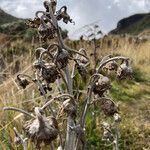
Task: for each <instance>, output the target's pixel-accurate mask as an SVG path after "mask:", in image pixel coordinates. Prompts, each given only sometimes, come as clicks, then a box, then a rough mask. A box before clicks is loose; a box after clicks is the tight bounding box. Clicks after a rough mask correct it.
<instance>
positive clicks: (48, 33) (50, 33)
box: [38, 23, 55, 41]
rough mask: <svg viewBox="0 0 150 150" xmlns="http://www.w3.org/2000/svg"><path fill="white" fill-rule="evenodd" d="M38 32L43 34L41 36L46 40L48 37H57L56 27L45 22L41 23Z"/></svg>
mask: <svg viewBox="0 0 150 150" xmlns="http://www.w3.org/2000/svg"><path fill="white" fill-rule="evenodd" d="M38 32H39V34H40V35H41V38H42V40H43V41H46V39H48V38H49V39H53V38H54V37H55V29H54V27H53V25H51V24H48V25H47V24H45V23H44V24H43V23H41V24H40V26H39V27H38Z"/></svg>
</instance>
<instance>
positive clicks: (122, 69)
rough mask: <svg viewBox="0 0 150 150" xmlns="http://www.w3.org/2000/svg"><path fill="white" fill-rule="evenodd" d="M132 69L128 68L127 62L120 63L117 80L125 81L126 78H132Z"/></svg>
mask: <svg viewBox="0 0 150 150" xmlns="http://www.w3.org/2000/svg"><path fill="white" fill-rule="evenodd" d="M132 73H133V71H132V68H131V67H129V65H128V61H125V62H124V63H122V64H121V65H120V66H119V68H118V70H117V78H118V79H119V80H122V79H126V78H131V76H132Z"/></svg>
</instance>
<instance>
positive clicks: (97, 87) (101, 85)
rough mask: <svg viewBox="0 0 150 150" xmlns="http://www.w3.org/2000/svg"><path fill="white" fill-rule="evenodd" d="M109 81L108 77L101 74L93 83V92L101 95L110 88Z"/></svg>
mask: <svg viewBox="0 0 150 150" xmlns="http://www.w3.org/2000/svg"><path fill="white" fill-rule="evenodd" d="M110 83H111V82H110V80H109V78H108V77H105V76H103V75H101V76H100V77H99V79H98V80H97V81H96V82H95V84H94V88H93V92H94V94H98V95H99V96H100V97H101V96H102V95H103V94H104V92H105V91H107V90H109V89H110V88H111V84H110Z"/></svg>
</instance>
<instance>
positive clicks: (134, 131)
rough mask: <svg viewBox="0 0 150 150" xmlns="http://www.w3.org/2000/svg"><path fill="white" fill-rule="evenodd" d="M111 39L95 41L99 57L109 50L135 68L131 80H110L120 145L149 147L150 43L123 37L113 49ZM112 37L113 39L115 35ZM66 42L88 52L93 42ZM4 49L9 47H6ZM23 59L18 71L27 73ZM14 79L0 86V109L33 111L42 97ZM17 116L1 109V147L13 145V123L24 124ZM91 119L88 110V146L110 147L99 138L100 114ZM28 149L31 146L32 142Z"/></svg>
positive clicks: (27, 63) (27, 61) (27, 62)
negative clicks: (119, 119)
mask: <svg viewBox="0 0 150 150" xmlns="http://www.w3.org/2000/svg"><path fill="white" fill-rule="evenodd" d="M108 38H109V37H108ZM113 38H114V37H110V38H109V39H105V40H104V41H103V42H102V41H98V42H101V49H99V50H98V51H99V53H98V55H99V57H100V56H101V55H107V54H109V53H112V54H122V55H125V56H128V57H130V58H131V60H132V61H133V63H132V65H133V67H134V70H135V72H134V80H133V81H123V82H122V83H121V84H120V83H118V82H117V81H115V80H114V81H113V83H112V90H111V91H110V96H112V98H113V99H114V100H115V101H117V102H119V104H120V109H121V110H120V111H121V114H122V123H121V139H120V147H121V149H122V150H126V149H133V150H140V149H143V148H146V149H148V148H150V145H149V143H148V138H149V134H150V130H149V129H150V121H149V120H150V118H149V113H150V112H149V104H150V82H149V81H150V78H149V74H150V48H149V47H150V42H146V43H141V44H139V45H136V44H134V43H132V44H129V43H128V42H125V39H123V38H122V39H121V38H119V39H118V40H119V46H118V48H115V50H114V51H112V49H114V44H112V45H111V46H110V45H108V42H107V41H108V40H110V39H113ZM113 40H115V38H114V39H113ZM67 43H70V44H69V45H71V46H72V47H74V48H77V49H78V48H79V47H81V46H82V47H85V48H86V49H87V50H88V53H89V54H90V53H91V52H92V51H91V50H92V45H91V44H87V43H86V42H67ZM75 43H76V44H75ZM18 45H20V47H16V46H18ZM27 45H28V49H31V45H30V44H29V43H28V44H27V43H25V42H23V41H19V40H17V41H14V42H13V44H12V45H10V48H11V47H12V46H13V47H16V50H17V49H18V50H19V49H21V47H22V46H25V47H26V46H27ZM26 48H27V47H26ZM6 50H8V49H7V48H6ZM11 51H12V54H13V53H14V52H15V51H14V49H11ZM28 56H29V55H28ZM23 58H24V59H21V60H22V61H21V62H22V66H23V67H22V69H21V72H22V71H24V72H26V73H28V74H30V73H31V61H30V58H29V57H23ZM91 60H92V58H91ZM15 78H16V75H11V76H9V79H8V80H6V81H5V82H4V83H3V84H1V85H0V110H2V109H1V108H2V107H4V106H8V105H9V106H15V107H21V108H25V109H28V110H32V107H33V106H34V105H40V103H39V102H40V100H41V97H39V95H38V94H37V92H36V91H37V90H33V89H34V88H33V85H32V86H29V87H28V88H27V89H26V90H20V89H18V86H16V84H15V82H14V79H15ZM8 89H9V90H8ZM92 111H95V109H94V108H91V112H92ZM96 114H97V115H99V114H100V112H99V110H98V108H97V109H96ZM17 115H18V113H14V112H11V113H8V112H7V113H4V112H2V111H0V117H1V121H0V126H1V128H0V139H2V140H0V146H1V147H0V149H6V148H7V149H13V148H14V144H13V142H12V140H13V137H14V133H13V131H12V128H13V126H16V127H17V128H18V129H20V130H21V126H22V124H23V123H22V121H23V117H21V116H17ZM16 116H17V117H16ZM92 118H93V116H92V114H91V113H89V114H88V118H87V137H88V147H89V149H94V150H99V148H101V149H111V147H107V148H106V146H105V143H104V141H102V140H101V136H100V135H101V132H102V130H101V128H100V124H101V122H102V120H105V119H104V118H103V117H97V118H96V122H95V120H93V119H92ZM95 123H96V124H95ZM96 125H97V127H96ZM29 149H32V148H31V144H30V148H29Z"/></svg>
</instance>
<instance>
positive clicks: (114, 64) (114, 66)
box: [103, 61, 118, 71]
mask: <svg viewBox="0 0 150 150" xmlns="http://www.w3.org/2000/svg"><path fill="white" fill-rule="evenodd" d="M103 68H104V69H107V70H109V71H113V70H114V71H117V68H118V64H117V62H116V61H111V62H109V63H107V64H106V65H105V66H104V67H103Z"/></svg>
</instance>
